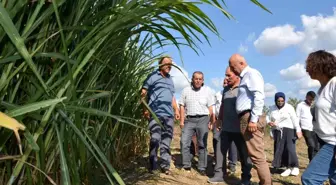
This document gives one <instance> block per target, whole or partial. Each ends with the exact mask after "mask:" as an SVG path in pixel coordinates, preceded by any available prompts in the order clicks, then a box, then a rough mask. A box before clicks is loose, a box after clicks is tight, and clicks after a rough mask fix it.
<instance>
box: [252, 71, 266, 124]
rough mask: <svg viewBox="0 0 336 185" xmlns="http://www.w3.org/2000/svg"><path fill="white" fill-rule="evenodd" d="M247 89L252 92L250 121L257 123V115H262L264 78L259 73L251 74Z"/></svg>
mask: <svg viewBox="0 0 336 185" xmlns="http://www.w3.org/2000/svg"><path fill="white" fill-rule="evenodd" d="M249 90H250V91H251V93H252V96H253V98H254V101H253V102H252V111H251V119H250V122H252V123H257V122H258V120H259V116H261V115H262V110H263V108H264V99H265V95H264V80H263V78H262V76H261V74H251V76H250V84H249Z"/></svg>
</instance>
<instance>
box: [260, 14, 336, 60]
mask: <svg viewBox="0 0 336 185" xmlns="http://www.w3.org/2000/svg"><path fill="white" fill-rule="evenodd" d="M333 11H334V12H333V14H332V15H329V16H323V15H320V14H319V15H316V16H308V15H301V22H302V27H303V29H302V30H301V31H297V30H295V27H294V26H293V25H289V24H286V25H282V26H276V27H271V28H266V29H265V30H264V31H263V32H262V33H261V34H260V36H259V38H258V39H257V40H256V41H255V42H254V46H255V47H256V48H257V50H258V51H260V52H261V53H263V54H265V55H275V54H277V53H279V52H280V51H281V50H283V49H285V48H287V47H290V46H297V47H298V48H300V49H301V50H302V51H303V52H305V53H309V52H312V51H314V50H318V49H325V50H328V51H333V52H334V53H335V51H336V29H335V28H336V8H333Z"/></svg>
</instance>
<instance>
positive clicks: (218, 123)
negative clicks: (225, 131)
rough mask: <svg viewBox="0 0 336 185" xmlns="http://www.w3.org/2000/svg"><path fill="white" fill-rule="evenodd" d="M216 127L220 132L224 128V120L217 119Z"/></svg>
mask: <svg viewBox="0 0 336 185" xmlns="http://www.w3.org/2000/svg"><path fill="white" fill-rule="evenodd" d="M215 126H216V129H217V131H219V130H220V129H221V127H222V120H220V119H217V120H216V122H215Z"/></svg>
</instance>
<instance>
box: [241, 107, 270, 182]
mask: <svg viewBox="0 0 336 185" xmlns="http://www.w3.org/2000/svg"><path fill="white" fill-rule="evenodd" d="M250 117H251V113H250V112H246V113H245V114H243V115H241V117H240V131H241V133H242V134H243V136H244V139H245V142H246V146H247V150H248V153H249V156H250V158H251V160H252V163H253V164H254V165H255V166H256V168H257V173H258V176H259V180H260V183H259V184H260V185H271V184H272V179H271V173H270V170H269V166H268V163H267V161H266V159H265V153H264V140H263V137H264V130H263V129H264V128H265V125H266V120H265V117H260V119H259V121H258V130H257V131H255V132H253V133H251V132H250V131H248V130H247V125H248V123H249V120H250Z"/></svg>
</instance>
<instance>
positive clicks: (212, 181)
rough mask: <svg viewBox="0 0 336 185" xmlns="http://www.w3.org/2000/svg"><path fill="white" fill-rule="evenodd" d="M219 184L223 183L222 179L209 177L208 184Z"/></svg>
mask: <svg viewBox="0 0 336 185" xmlns="http://www.w3.org/2000/svg"><path fill="white" fill-rule="evenodd" d="M221 182H225V181H224V179H223V177H211V178H209V179H208V183H210V184H217V183H221Z"/></svg>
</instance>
